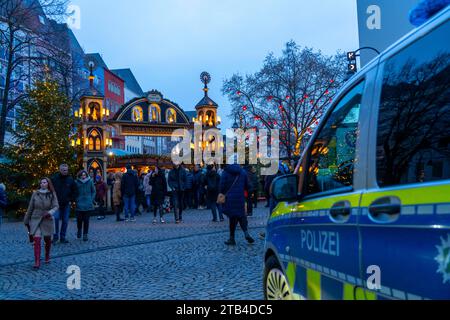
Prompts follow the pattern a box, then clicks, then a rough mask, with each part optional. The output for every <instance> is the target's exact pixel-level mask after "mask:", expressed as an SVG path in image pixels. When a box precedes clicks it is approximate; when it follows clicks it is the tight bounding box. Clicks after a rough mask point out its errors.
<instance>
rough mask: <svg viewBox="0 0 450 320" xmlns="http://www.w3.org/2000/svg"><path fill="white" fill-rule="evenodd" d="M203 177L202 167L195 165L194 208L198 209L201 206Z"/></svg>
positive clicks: (193, 183)
mask: <svg viewBox="0 0 450 320" xmlns="http://www.w3.org/2000/svg"><path fill="white" fill-rule="evenodd" d="M201 177H202V173H201V171H200V167H199V166H198V165H195V167H194V171H193V173H192V197H193V202H194V203H193V206H194V209H198V207H199V201H200V182H201Z"/></svg>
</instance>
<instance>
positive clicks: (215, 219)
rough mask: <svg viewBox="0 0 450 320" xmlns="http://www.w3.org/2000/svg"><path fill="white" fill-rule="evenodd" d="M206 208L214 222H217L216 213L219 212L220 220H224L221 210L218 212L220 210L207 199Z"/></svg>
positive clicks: (214, 202) (213, 202)
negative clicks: (208, 209) (209, 210)
mask: <svg viewBox="0 0 450 320" xmlns="http://www.w3.org/2000/svg"><path fill="white" fill-rule="evenodd" d="M208 207H209V208H210V209H211V212H212V215H213V220H214V221H217V211H219V218H220V220H224V219H223V214H222V210H220V208H218V207H217V203H216V201H214V200H210V199H208Z"/></svg>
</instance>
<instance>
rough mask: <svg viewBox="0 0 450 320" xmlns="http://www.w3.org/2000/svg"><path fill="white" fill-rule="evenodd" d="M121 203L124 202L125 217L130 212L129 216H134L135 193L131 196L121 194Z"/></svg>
mask: <svg viewBox="0 0 450 320" xmlns="http://www.w3.org/2000/svg"><path fill="white" fill-rule="evenodd" d="M123 204H124V208H123V210H124V212H125V218H128V216H129V213H131V218H134V214H135V212H136V195H132V196H127V195H124V196H123Z"/></svg>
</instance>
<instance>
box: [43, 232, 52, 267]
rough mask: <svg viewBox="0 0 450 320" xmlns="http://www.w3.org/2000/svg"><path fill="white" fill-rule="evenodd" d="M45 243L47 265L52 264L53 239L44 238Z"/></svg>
mask: <svg viewBox="0 0 450 320" xmlns="http://www.w3.org/2000/svg"><path fill="white" fill-rule="evenodd" d="M44 242H45V263H46V264H49V263H50V249H51V247H52V237H44Z"/></svg>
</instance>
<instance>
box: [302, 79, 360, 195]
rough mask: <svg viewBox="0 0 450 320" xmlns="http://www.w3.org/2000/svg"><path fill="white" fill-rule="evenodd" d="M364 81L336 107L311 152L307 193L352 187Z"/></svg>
mask: <svg viewBox="0 0 450 320" xmlns="http://www.w3.org/2000/svg"><path fill="white" fill-rule="evenodd" d="M363 90H364V82H361V83H360V84H358V85H357V86H356V87H354V88H353V89H352V90H351V91H350V92H349V93H348V94H347V95H345V96H344V98H342V100H341V101H340V102H339V103H338V104H337V105H336V107H335V109H334V111H333V112H332V113H331V115H330V117H329V118H328V119H327V121H326V123H325V125H324V127H323V128H322V129H321V131H320V133H319V135H318V137H317V138H316V140H315V142H314V145H313V148H312V150H311V155H310V160H309V169H308V170H309V172H308V177H307V185H306V188H307V194H316V193H320V192H325V191H332V190H336V189H341V188H345V187H349V186H352V185H353V164H354V161H355V147H356V140H357V136H358V120H359V114H360V105H361V99H362V93H363Z"/></svg>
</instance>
